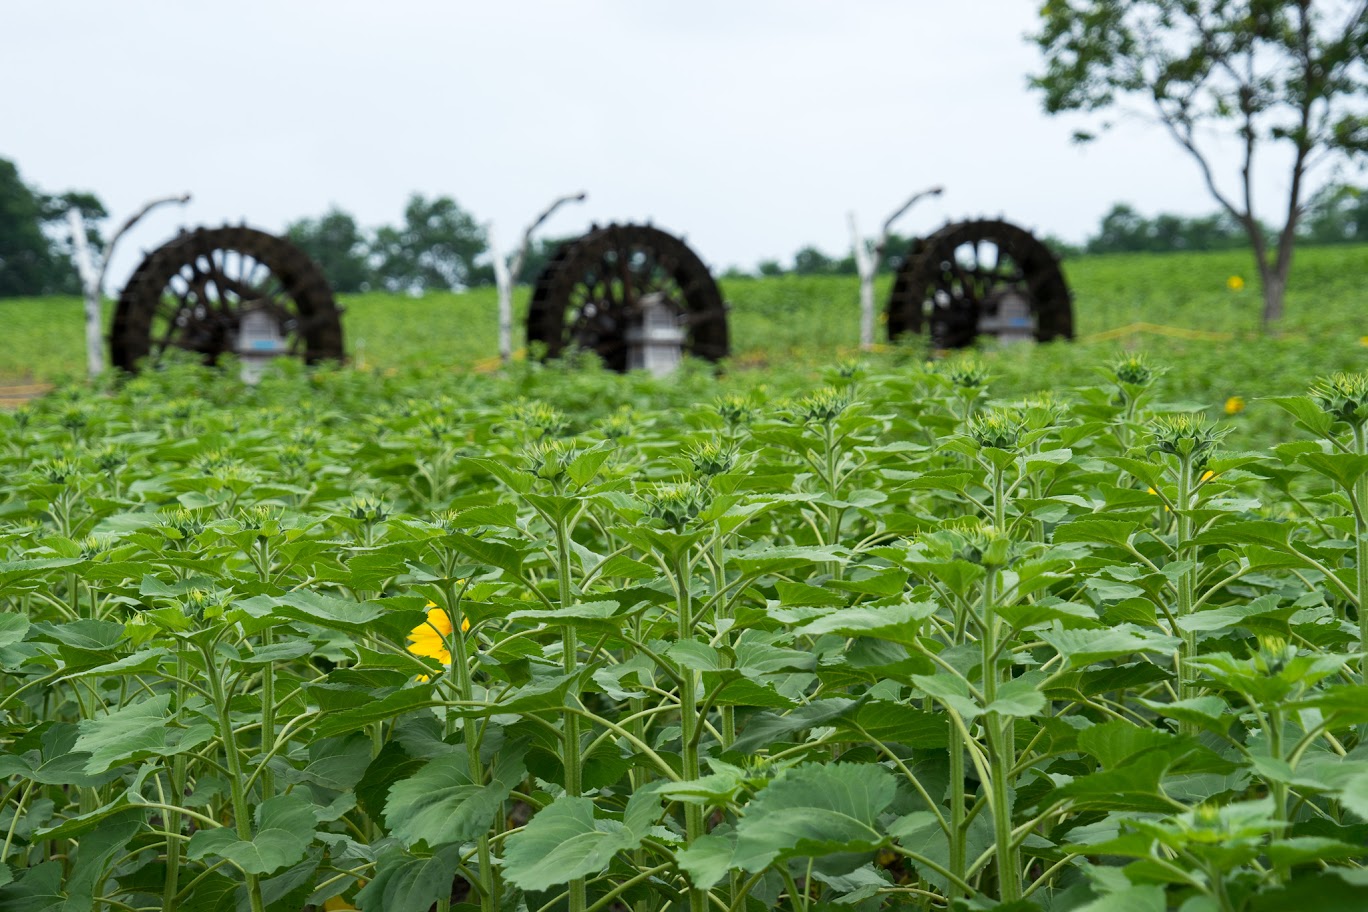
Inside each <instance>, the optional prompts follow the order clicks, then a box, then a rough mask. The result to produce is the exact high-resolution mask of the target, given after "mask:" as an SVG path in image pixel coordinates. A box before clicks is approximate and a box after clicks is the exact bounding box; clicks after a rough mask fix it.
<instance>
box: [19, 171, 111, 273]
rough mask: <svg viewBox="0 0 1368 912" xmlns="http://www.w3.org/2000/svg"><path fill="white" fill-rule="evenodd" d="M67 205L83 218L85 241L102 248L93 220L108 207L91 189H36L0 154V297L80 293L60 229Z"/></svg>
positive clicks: (64, 219)
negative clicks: (54, 191) (51, 191)
mask: <svg viewBox="0 0 1368 912" xmlns="http://www.w3.org/2000/svg"><path fill="white" fill-rule="evenodd" d="M72 208H76V209H80V210H81V215H82V216H83V217H84V218H85V219H86V222H87V226H88V230H87V241H88V243H89V244H90V246H91V247H92V248H94V249H95V250H96V251H99V250H101V249H103V242H102V240H101V238H100V234H99V231H98V230H97V229H96V228H95V227H94V223H95V222H98V221H99V220H100V219H103V218H105V217H106V216H107V215H108V213H106V212H105V208H104V206H103V205H101V203H100V201H99V200H98V199H96V198H95V196H94V195H93V194H90V193H75V192H67V193H63V194H59V195H55V196H49V195H46V194H43V193H40V192H39V191H37V190H35V189H33V188H31V187H29V186H28V185H26V184H25V183H24V182H23V180H22V179H21V178H20V177H19V169H18V168H17V167H16V166H15V164H14V162H11V161H8V160H6V159H3V158H0V298H5V297H18V296H29V295H32V296H38V295H48V294H79V293H80V291H81V281H80V277H79V276H78V275H77V274H76V269H75V267H74V266H73V265H72V262H71V242H70V239H69V238H68V237H67V236H66V235H65V234H63V233H62V231H63V230H64V229H65V224H66V214H67V210H68V209H72Z"/></svg>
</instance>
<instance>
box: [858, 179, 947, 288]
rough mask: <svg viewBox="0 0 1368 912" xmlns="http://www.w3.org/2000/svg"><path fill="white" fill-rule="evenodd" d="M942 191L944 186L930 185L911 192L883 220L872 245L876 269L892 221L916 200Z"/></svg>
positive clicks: (891, 228) (891, 229)
mask: <svg viewBox="0 0 1368 912" xmlns="http://www.w3.org/2000/svg"><path fill="white" fill-rule="evenodd" d="M944 192H945V188H944V187H931V188H929V189H927V190H923V191H921V192H920V193H914V194H912V198H911V199H909V200H908V201H907V202H905V203H903V204H902V207H901V208H899V209H898V210H897V211H896V212H894V213H893V214H892V215H890V216H889V217H888V218H887V219H885V220H884V223H883V230H882V231H881V232H879V240H878V243H876V244H875V245H874V263H875V268H876V269H877V268H878V262H879V260H881V259H882V258H883V254H884V248H885V247H887V246H888V236H889V234H891V233H892V231H893V223H894V222H896V221H897V220H898V219H900V218H902V217H903V215H904V214H905V213H906V212H907V210H908V209H911V208H912V207H913V206H915V205H916V204H917V202H918V201H920V200H921V199H922V198H923V197H927V196H940V195H941V194H942V193H944Z"/></svg>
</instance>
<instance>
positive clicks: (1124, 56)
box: [1031, 0, 1368, 326]
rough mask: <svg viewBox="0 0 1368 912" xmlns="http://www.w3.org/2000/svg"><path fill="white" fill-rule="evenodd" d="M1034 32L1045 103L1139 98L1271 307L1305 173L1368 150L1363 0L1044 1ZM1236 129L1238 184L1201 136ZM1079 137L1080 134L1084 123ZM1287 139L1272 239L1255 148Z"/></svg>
mask: <svg viewBox="0 0 1368 912" xmlns="http://www.w3.org/2000/svg"><path fill="white" fill-rule="evenodd" d="M1041 17H1042V19H1043V28H1042V29H1041V31H1040V32H1039V33H1038V34H1037V35H1035V36H1033V37H1034V40H1035V42H1036V44H1037V45H1038V46H1039V47H1040V49H1041V50H1042V51H1043V52H1044V55H1045V71H1044V73H1043V74H1041V75H1039V76H1035V77H1033V78H1032V80H1031V82H1032V85H1034V86H1035V87H1036V88H1038V89H1040V90H1041V91H1042V92H1043V93H1044V105H1045V110H1046V111H1047V112H1049V113H1051V114H1056V113H1059V112H1062V111H1098V110H1102V109H1105V108H1110V107H1112V106H1114V105H1116V104H1117V103H1118V102H1119V101H1120V100H1121V99H1122V98H1124V97H1136V98H1143V99H1146V101H1147V103H1148V104H1150V105H1152V106H1153V110H1154V112H1155V114H1156V115H1157V117H1158V120H1159V122H1160V123H1161V124H1163V126H1164V127H1165V129H1166V130H1167V131H1168V132H1169V133H1170V135H1172V137H1173V138H1174V140H1176V141H1177V142H1178V144H1179V145H1180V146H1181V147H1182V148H1183V149H1184V150H1185V151H1186V152H1187V153H1188V154H1189V155H1191V157H1192V158H1193V160H1194V161H1195V162H1196V164H1197V166H1198V168H1199V169H1200V171H1201V174H1202V178H1203V180H1204V182H1205V184H1206V187H1207V189H1208V190H1209V191H1210V193H1211V194H1212V196H1214V197H1215V198H1216V200H1217V202H1219V203H1220V205H1221V208H1222V209H1223V210H1225V211H1226V212H1227V213H1229V214H1230V215H1231V216H1232V217H1233V218H1235V219H1236V220H1237V221H1238V222H1239V224H1240V225H1241V226H1242V227H1243V228H1244V231H1245V233H1246V234H1247V235H1248V237H1249V243H1250V244H1251V246H1252V247H1253V249H1254V256H1255V260H1256V265H1257V269H1258V273H1259V277H1260V280H1261V283H1262V286H1263V299H1264V304H1263V322H1264V325H1265V326H1269V325H1271V324H1272V323H1274V322H1276V321H1277V320H1279V319H1280V318H1281V317H1282V312H1283V297H1284V294H1285V292H1286V289H1287V278H1288V274H1289V273H1290V271H1291V267H1292V253H1293V247H1294V241H1295V238H1296V232H1297V223H1298V221H1299V219H1300V218H1301V217H1302V215H1303V214H1304V208H1303V205H1302V195H1303V193H1304V190H1305V185H1306V181H1307V178H1308V175H1309V174H1310V172H1311V171H1312V170H1313V169H1314V168H1316V167H1318V166H1320V165H1323V164H1325V163H1327V162H1330V161H1332V160H1334V159H1337V158H1339V157H1341V156H1353V155H1355V154H1362V153H1364V152H1365V151H1368V117H1366V116H1365V115H1364V113H1363V100H1364V98H1365V97H1368V0H1046V2H1045V5H1044V7H1043V8H1042V9H1041ZM1213 128H1215V129H1216V131H1218V132H1222V131H1223V132H1226V133H1231V132H1233V133H1234V134H1235V135H1236V136H1237V137H1238V138H1239V139H1240V145H1241V147H1242V165H1241V168H1240V179H1239V189H1238V190H1237V191H1236V192H1234V193H1232V192H1230V191H1229V189H1228V188H1226V187H1224V186H1223V182H1222V181H1220V180H1218V179H1217V175H1216V173H1215V168H1214V165H1213V159H1212V156H1211V149H1210V146H1209V145H1208V144H1207V143H1208V140H1207V137H1208V136H1209V135H1210V133H1211V131H1212V129H1213ZM1078 138H1079V139H1081V140H1086V139H1088V138H1091V137H1090V136H1089V135H1088V134H1086V133H1080V134H1078ZM1268 146H1281V147H1287V148H1288V149H1289V151H1290V153H1291V161H1292V164H1291V172H1290V175H1289V183H1288V191H1287V197H1286V200H1285V205H1283V206H1280V209H1281V211H1282V212H1283V213H1284V215H1283V223H1282V226H1281V227H1280V228H1279V229H1278V231H1277V237H1276V239H1275V241H1274V242H1273V243H1272V244H1270V243H1269V242H1268V240H1267V239H1266V238H1265V237H1264V234H1263V231H1262V230H1261V229H1260V225H1259V220H1258V217H1257V215H1256V213H1255V205H1254V180H1253V169H1254V164H1255V159H1256V153H1258V152H1261V151H1264V150H1265V149H1266V147H1268Z"/></svg>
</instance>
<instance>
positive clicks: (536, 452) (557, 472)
mask: <svg viewBox="0 0 1368 912" xmlns="http://www.w3.org/2000/svg"><path fill="white" fill-rule="evenodd" d="M573 456H574V449H573V448H572V447H571V446H570V445H569V444H568V443H566V442H565V441H563V440H549V439H547V438H542V439H540V440H536V441H533V442H532V443H530V444H528V447H527V452H526V458H527V467H528V469H529V470H530V471H531V472H532V474H534V475H536V476H537V477H538V478H544V479H546V480H547V481H557V480H558V479H560V478H562V477H563V476H564V475H565V467H566V466H567V465H568V464H569V463H570V460H571V459H572V458H573Z"/></svg>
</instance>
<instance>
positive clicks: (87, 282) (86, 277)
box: [67, 206, 105, 378]
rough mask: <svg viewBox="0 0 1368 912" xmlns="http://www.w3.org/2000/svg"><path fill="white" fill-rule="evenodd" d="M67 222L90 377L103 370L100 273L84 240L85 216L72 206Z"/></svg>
mask: <svg viewBox="0 0 1368 912" xmlns="http://www.w3.org/2000/svg"><path fill="white" fill-rule="evenodd" d="M67 224H68V225H70V226H71V249H72V251H73V252H74V253H75V255H76V256H75V259H76V272H77V273H78V274H79V275H80V276H81V292H82V293H83V294H84V296H85V330H86V331H85V336H86V371H87V373H88V374H89V375H90V376H91V377H92V378H94V377H98V376H99V375H100V374H102V373H104V369H105V362H104V339H103V338H101V335H100V330H101V328H102V327H103V325H104V319H103V314H101V313H100V273H98V272H96V271H95V263H94V262H93V261H92V259H91V256H90V245H89V244H88V243H86V227H85V219H83V218H81V210H80V209H77V208H75V207H74V206H73V207H72V208H70V209H68V210H67Z"/></svg>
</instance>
